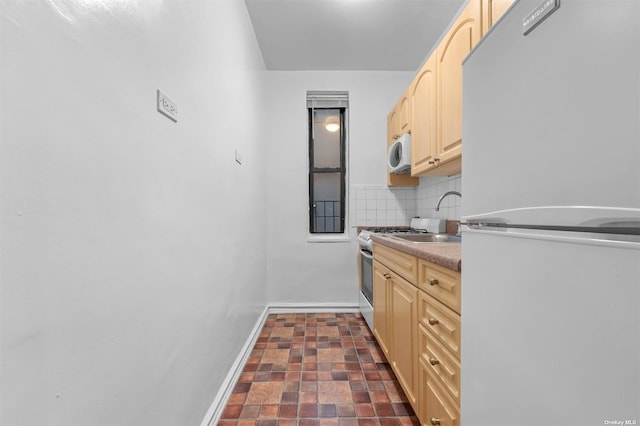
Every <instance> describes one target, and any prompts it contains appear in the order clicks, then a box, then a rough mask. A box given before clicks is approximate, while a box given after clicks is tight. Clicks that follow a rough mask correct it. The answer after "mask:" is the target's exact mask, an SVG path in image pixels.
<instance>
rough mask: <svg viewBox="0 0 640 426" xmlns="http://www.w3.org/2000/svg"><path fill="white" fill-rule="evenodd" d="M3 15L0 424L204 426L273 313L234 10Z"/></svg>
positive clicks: (246, 62)
mask: <svg viewBox="0 0 640 426" xmlns="http://www.w3.org/2000/svg"><path fill="white" fill-rule="evenodd" d="M0 8H1V9H0V11H1V18H2V19H1V21H0V22H1V25H2V28H1V42H2V49H1V57H0V59H1V61H0V63H1V65H0V72H1V80H0V81H1V87H0V100H1V108H2V109H1V115H0V117H1V120H2V122H1V133H0V136H1V138H0V140H1V180H0V183H1V189H2V191H1V197H2V198H1V201H2V206H1V226H2V228H1V230H2V239H1V246H0V247H1V250H2V251H1V254H2V264H1V267H2V270H1V298H2V299H1V306H0V312H1V327H2V335H1V339H2V340H1V344H2V346H1V349H2V353H1V354H0V357H1V359H2V361H1V362H2V363H1V374H2V376H1V384H2V388H1V390H2V407H1V409H0V413H1V415H0V423H1V424H4V425H38V426H43V425H65V426H68V425H72V424H75V425H93V426H100V425H109V426H111V425H154V426H158V425H171V426H175V425H195V424H199V423H200V421H201V420H202V418H203V417H204V414H205V413H206V411H207V409H208V407H209V404H210V403H211V401H212V400H213V398H214V396H215V394H216V392H217V391H218V388H219V387H220V384H221V383H222V380H223V379H224V377H225V375H226V374H227V372H228V370H229V367H230V366H231V363H232V361H233V360H234V359H235V357H236V356H237V355H238V352H239V350H240V348H241V347H242V345H243V343H244V342H245V340H246V339H247V336H248V334H249V332H250V330H251V329H252V327H253V326H254V324H255V322H256V320H257V318H258V317H259V314H260V313H261V312H262V311H263V309H264V307H265V305H266V300H267V296H266V285H265V278H264V277H265V272H266V257H265V252H266V245H265V237H266V231H265V230H264V228H265V224H266V220H265V216H264V215H259V214H256V212H259V211H263V212H264V210H265V208H264V207H265V204H266V196H265V194H266V185H265V183H264V182H265V174H266V171H265V162H264V155H265V152H266V151H265V147H266V146H265V143H264V137H263V133H262V132H261V128H262V126H261V120H262V117H263V115H264V111H263V110H262V108H261V106H262V105H261V95H260V91H261V87H262V81H261V78H262V75H261V74H262V71H263V63H262V58H261V56H260V54H259V51H258V48H257V43H256V41H255V36H254V33H253V30H252V28H251V26H250V22H249V19H248V16H247V12H246V9H245V6H244V3H243V2H242V1H240V0H218V1H178V0H171V1H167V0H164V1H161V0H148V1H141V2H131V1H116V0H113V1H104V2H94V1H88V0H65V1H61V0H48V1H12V0H3V1H2V4H1V5H0ZM157 88H160V89H162V90H164V91H165V92H166V93H167V94H168V95H169V96H170V97H172V98H173V100H174V101H176V102H177V104H178V111H179V116H180V119H179V121H178V123H173V122H171V121H169V120H168V119H167V118H165V117H164V116H162V115H160V114H158V113H157V112H156V111H155V96H156V92H155V91H156V89H157ZM234 148H238V149H240V150H241V153H242V155H243V157H244V163H243V164H242V166H239V165H238V164H236V163H235V162H234ZM249 219H257V221H256V222H255V223H251V222H250V221H249ZM247 241H250V242H251V250H250V251H247V250H246V247H245V245H244V244H245V242H247Z"/></svg>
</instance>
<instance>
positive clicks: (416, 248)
mask: <svg viewBox="0 0 640 426" xmlns="http://www.w3.org/2000/svg"><path fill="white" fill-rule="evenodd" d="M371 238H372V239H373V242H374V243H379V244H382V245H385V246H388V247H391V248H394V249H396V250H399V251H402V252H404V253H407V254H410V255H412V256H416V257H417V258H420V259H423V260H427V261H429V262H433V263H435V264H436V265H440V266H442V267H445V268H447V269H451V270H452V271H456V272H461V271H462V259H461V256H460V245H461V243H426V244H420V245H417V244H414V243H410V242H406V243H405V242H402V241H397V240H395V239H392V238H390V237H387V236H385V235H384V234H381V235H378V234H372V235H371ZM443 249H444V250H443ZM456 249H457V250H456ZM445 250H446V251H447V252H446V253H445V252H444V251H445ZM451 251H453V252H454V253H453V254H452V253H451Z"/></svg>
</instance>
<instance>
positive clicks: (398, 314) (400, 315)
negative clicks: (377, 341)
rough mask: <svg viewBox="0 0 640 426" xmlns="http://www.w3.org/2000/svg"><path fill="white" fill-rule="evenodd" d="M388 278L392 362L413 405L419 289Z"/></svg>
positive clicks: (396, 279) (393, 276) (394, 278)
mask: <svg viewBox="0 0 640 426" xmlns="http://www.w3.org/2000/svg"><path fill="white" fill-rule="evenodd" d="M390 281H391V306H390V308H391V309H390V311H391V314H390V318H391V321H390V329H389V331H390V333H391V341H392V349H391V364H392V365H393V367H394V371H395V373H396V376H397V377H398V381H399V382H400V384H401V385H402V387H403V389H404V391H405V394H406V396H407V398H408V399H409V402H410V403H411V405H412V406H413V407H414V408H416V406H417V404H416V402H417V401H416V395H417V390H416V377H415V373H416V372H417V362H418V346H417V335H418V333H417V331H418V289H417V288H416V287H414V286H413V285H411V284H410V283H409V282H407V281H405V280H404V279H402V278H400V277H398V276H396V275H393V274H392V278H391V280H390Z"/></svg>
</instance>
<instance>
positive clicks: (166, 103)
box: [157, 89, 178, 122]
mask: <svg viewBox="0 0 640 426" xmlns="http://www.w3.org/2000/svg"><path fill="white" fill-rule="evenodd" d="M157 95H158V96H157V107H158V112H159V113H160V114H163V115H166V116H167V117H168V118H170V119H171V120H173V121H174V122H178V105H177V104H176V103H175V102H173V101H172V100H171V99H169V97H168V96H167V95H165V94H164V93H162V92H161V91H160V89H158V90H157Z"/></svg>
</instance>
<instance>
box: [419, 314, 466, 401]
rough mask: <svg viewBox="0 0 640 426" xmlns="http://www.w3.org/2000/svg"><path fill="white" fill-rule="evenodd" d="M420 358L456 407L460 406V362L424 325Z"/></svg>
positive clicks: (421, 330) (421, 326) (420, 338)
mask: <svg viewBox="0 0 640 426" xmlns="http://www.w3.org/2000/svg"><path fill="white" fill-rule="evenodd" d="M418 329H419V332H418V342H419V345H420V351H419V353H420V358H421V359H422V360H423V361H424V362H425V365H426V366H427V367H428V370H429V371H430V372H431V373H432V375H433V376H434V377H436V378H437V379H438V380H439V381H440V383H441V385H442V387H443V388H444V389H446V390H447V392H448V394H449V396H450V397H451V399H453V401H455V403H456V405H458V404H460V361H458V360H457V359H456V358H455V357H454V356H453V355H452V354H451V353H450V352H449V351H448V350H446V349H445V348H444V346H442V345H441V344H440V343H439V342H438V341H437V340H436V339H435V338H434V337H433V336H432V335H431V333H429V332H428V331H427V330H426V329H425V328H424V326H423V325H422V324H420V325H419V327H418Z"/></svg>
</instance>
